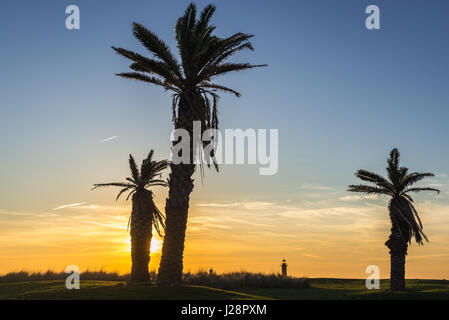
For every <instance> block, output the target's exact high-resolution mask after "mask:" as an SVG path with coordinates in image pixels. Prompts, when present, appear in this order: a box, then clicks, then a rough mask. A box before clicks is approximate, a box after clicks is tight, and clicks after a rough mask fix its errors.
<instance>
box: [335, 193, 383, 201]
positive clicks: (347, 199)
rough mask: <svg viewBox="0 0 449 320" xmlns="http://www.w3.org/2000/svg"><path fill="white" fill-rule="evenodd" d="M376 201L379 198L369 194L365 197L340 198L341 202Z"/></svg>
mask: <svg viewBox="0 0 449 320" xmlns="http://www.w3.org/2000/svg"><path fill="white" fill-rule="evenodd" d="M376 199H379V197H378V196H377V195H375V194H369V195H365V196H356V195H354V196H344V197H341V198H340V200H341V201H358V200H376Z"/></svg>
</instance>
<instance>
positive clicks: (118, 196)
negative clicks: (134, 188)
mask: <svg viewBox="0 0 449 320" xmlns="http://www.w3.org/2000/svg"><path fill="white" fill-rule="evenodd" d="M129 189H130V187H127V188H123V189H122V190H120V192H119V193H118V195H117V198H115V201H117V200H118V199H119V198H120V196H121V195H122V193H124V192H126V191H127V190H129Z"/></svg>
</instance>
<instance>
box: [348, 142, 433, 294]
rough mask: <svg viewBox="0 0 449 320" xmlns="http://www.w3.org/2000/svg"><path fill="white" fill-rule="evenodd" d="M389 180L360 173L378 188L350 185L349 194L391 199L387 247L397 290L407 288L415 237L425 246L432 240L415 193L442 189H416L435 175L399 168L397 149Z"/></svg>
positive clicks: (392, 286) (392, 282) (393, 286)
mask: <svg viewBox="0 0 449 320" xmlns="http://www.w3.org/2000/svg"><path fill="white" fill-rule="evenodd" d="M387 163H388V167H387V173H388V179H385V178H384V177H382V176H380V175H378V174H376V173H372V172H369V171H367V170H358V171H357V172H356V176H357V177H358V178H360V179H361V180H363V181H367V182H371V183H373V184H374V185H372V186H369V185H350V186H349V189H348V191H351V192H363V193H368V194H379V195H387V196H390V197H391V199H390V201H389V202H388V210H389V213H390V220H391V225H392V227H391V234H390V237H389V239H388V241H387V242H385V245H386V246H387V247H388V249H390V289H391V290H393V291H398V290H404V289H405V256H406V255H407V247H408V245H409V244H411V240H412V238H415V240H416V242H417V243H418V245H421V244H423V239H425V240H426V241H429V240H428V239H427V237H426V235H425V234H424V232H423V226H422V223H421V219H420V218H419V215H418V211H417V210H416V208H415V206H414V205H413V203H414V201H413V198H412V197H411V196H410V193H412V192H421V191H435V192H437V193H439V192H440V190H438V189H434V188H425V187H412V185H414V184H415V183H417V182H418V181H421V180H423V179H424V178H427V177H433V176H434V174H433V173H431V172H426V173H418V172H412V173H409V172H408V168H406V167H399V151H398V149H393V150H391V152H390V158H389V159H388V160H387Z"/></svg>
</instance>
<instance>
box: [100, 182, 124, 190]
mask: <svg viewBox="0 0 449 320" xmlns="http://www.w3.org/2000/svg"><path fill="white" fill-rule="evenodd" d="M99 187H122V188H132V187H133V184H131V183H123V182H110V183H95V184H94V187H93V188H92V190H94V189H96V188H99Z"/></svg>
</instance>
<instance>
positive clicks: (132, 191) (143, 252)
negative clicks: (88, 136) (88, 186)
mask: <svg viewBox="0 0 449 320" xmlns="http://www.w3.org/2000/svg"><path fill="white" fill-rule="evenodd" d="M153 153H154V152H153V150H151V151H150V153H149V154H148V157H147V158H146V159H144V160H143V161H142V165H141V167H140V170H139V168H138V167H137V165H136V162H135V161H134V158H133V156H132V155H129V168H130V169H131V177H128V178H126V181H127V182H111V183H99V184H95V185H94V188H93V189H95V188H98V187H120V188H122V190H120V192H119V194H118V195H117V198H116V200H118V199H119V197H120V196H121V195H122V194H123V193H125V192H128V196H127V198H126V200H128V199H129V197H131V196H132V211H131V215H130V217H129V221H128V228H129V227H131V230H130V234H131V260H132V267H131V281H149V280H150V274H149V272H148V264H149V263H150V245H151V239H152V237H153V226H154V228H155V229H156V231H157V233H158V234H159V235H160V236H162V234H161V229H163V228H164V227H165V225H164V215H163V214H162V213H161V212H160V211H159V209H158V208H157V207H156V204H155V203H154V201H153V192H152V191H151V190H150V189H149V188H151V187H154V186H163V187H165V186H167V182H165V181H164V180H161V179H160V176H161V172H162V171H163V170H164V169H166V168H167V167H168V165H169V162H168V161H167V160H161V161H155V160H153V159H152V158H153Z"/></svg>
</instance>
